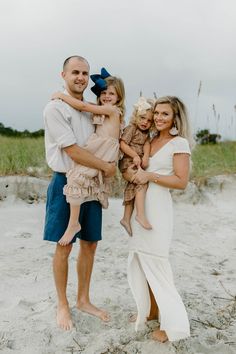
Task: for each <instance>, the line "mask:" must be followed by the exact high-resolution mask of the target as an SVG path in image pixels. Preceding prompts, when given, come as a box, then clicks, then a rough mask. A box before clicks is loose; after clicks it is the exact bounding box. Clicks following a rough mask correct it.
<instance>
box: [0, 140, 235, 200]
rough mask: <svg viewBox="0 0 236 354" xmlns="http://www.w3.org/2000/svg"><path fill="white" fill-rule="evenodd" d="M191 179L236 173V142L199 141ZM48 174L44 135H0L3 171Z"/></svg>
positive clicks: (116, 186)
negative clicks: (209, 142) (202, 143)
mask: <svg viewBox="0 0 236 354" xmlns="http://www.w3.org/2000/svg"><path fill="white" fill-rule="evenodd" d="M192 161H193V166H192V173H191V179H193V180H196V181H201V180H202V179H205V178H207V177H209V176H214V175H219V174H231V173H236V142H222V143H218V144H204V145H197V146H196V147H195V149H194V151H193V153H192ZM16 174H21V175H31V176H41V177H47V176H49V175H50V169H49V168H48V167H47V164H46V161H45V151H44V140H43V138H42V137H41V138H18V137H6V136H1V135H0V175H2V176H3V175H16ZM114 182H115V183H114V189H115V190H116V192H115V193H116V194H117V193H118V190H119V189H120V188H121V186H122V185H123V182H122V181H121V176H120V174H119V173H118V174H117V176H116V179H115V181H114Z"/></svg>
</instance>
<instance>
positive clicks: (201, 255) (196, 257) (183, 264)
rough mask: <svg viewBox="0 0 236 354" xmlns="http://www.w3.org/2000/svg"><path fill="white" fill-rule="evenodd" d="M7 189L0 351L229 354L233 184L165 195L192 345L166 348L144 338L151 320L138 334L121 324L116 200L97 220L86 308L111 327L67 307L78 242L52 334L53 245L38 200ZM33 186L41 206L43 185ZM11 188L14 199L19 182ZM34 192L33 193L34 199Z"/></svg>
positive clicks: (122, 279) (234, 324)
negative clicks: (104, 315)
mask: <svg viewBox="0 0 236 354" xmlns="http://www.w3.org/2000/svg"><path fill="white" fill-rule="evenodd" d="M6 181H7V180H6V178H5V179H1V181H0V196H1V199H2V200H4V201H1V202H0V227H1V246H0V277H1V282H0V319H1V321H0V352H2V353H4V354H8V353H11V354H16V353H17V354H54V353H55V354H62V353H63V354H65V353H83V354H102V353H103V354H106V353H116V354H118V353H127V354H133V353H141V354H153V353H160V354H165V353H190V354H191V353H192V354H200V353H201V354H202V353H205V354H209V353H210V354H226V353H227V354H228V353H236V298H235V295H236V272H235V269H236V218H235V207H236V202H235V201H236V181H235V176H233V177H228V178H223V177H222V178H221V180H220V179H218V183H216V184H215V185H214V186H213V185H212V183H209V184H208V187H207V188H205V189H204V191H203V190H195V189H194V187H193V186H191V185H190V187H189V189H188V192H186V193H185V194H182V193H179V192H175V193H174V199H175V200H179V202H175V225H176V227H175V232H174V239H173V243H172V247H171V263H172V267H173V271H174V276H175V282H176V286H177V288H178V290H179V292H180V294H181V296H182V298H183V300H184V303H185V305H186V307H187V311H188V314H189V318H190V322H191V338H189V339H186V340H182V341H179V342H174V343H165V344H158V343H156V342H153V341H152V340H150V339H149V334H150V332H151V330H152V329H153V328H155V326H156V325H157V323H155V322H154V321H153V322H149V323H148V324H147V327H146V328H145V329H144V330H143V331H141V332H138V333H135V332H134V327H133V324H130V323H129V322H128V317H129V314H130V313H134V312H135V305H134V301H133V299H132V295H131V292H130V289H129V287H128V284H127V280H126V263H127V241H128V236H126V234H125V233H124V231H123V229H122V228H121V226H120V225H119V219H120V217H121V215H122V205H121V204H122V202H121V200H120V199H111V200H110V207H109V209H108V210H106V211H104V224H103V225H104V227H103V241H102V242H101V243H100V244H99V247H98V251H97V257H96V263H95V266H94V273H93V279H92V287H91V297H92V301H93V302H94V303H95V304H96V305H98V306H101V307H103V308H105V309H107V310H108V311H109V312H110V314H111V317H112V320H111V322H110V323H108V324H104V323H101V321H100V320H99V319H96V318H93V317H91V316H89V315H86V314H84V313H81V312H79V311H77V309H76V308H75V298H76V284H77V279H76V272H75V264H76V256H77V251H78V243H77V244H76V245H75V247H74V249H73V251H72V255H71V259H70V273H69V283H68V297H69V301H70V304H71V311H72V316H73V321H74V329H73V330H72V331H71V332H63V331H61V330H59V329H57V327H56V325H55V290H54V284H53V282H52V273H51V262H52V255H53V250H54V245H51V244H49V243H47V242H43V241H42V229H43V220H44V208H45V204H44V202H43V201H40V200H39V199H40V198H39V197H37V198H36V197H34V198H33V197H32V198H31V199H29V198H26V200H28V201H30V202H32V201H35V200H37V202H34V203H32V204H29V203H27V202H25V201H22V200H21V199H19V198H16V195H17V196H19V194H18V193H17V190H19V188H18V187H19V186H18V187H17V188H18V189H17V188H16V189H14V188H13V187H12V186H10V189H11V188H12V189H11V191H12V192H9V189H8V192H7V193H6V187H4V186H5V185H6ZM222 181H223V182H222ZM1 182H2V183H1ZM8 182H9V181H8ZM18 182H19V180H18ZM221 182H222V183H221ZM12 183H13V184H14V185H16V184H17V182H16V181H14V182H13V180H11V181H10V184H12ZM40 183H41V182H40ZM41 184H42V185H43V187H42V185H41V187H42V189H41V192H40V193H41V196H42V197H43V193H44V192H42V191H45V188H46V184H45V183H44V182H42V183H41ZM19 185H21V188H20V190H21V192H22V188H23V184H22V181H20V182H19ZM4 188H5V189H4ZM7 188H9V186H8V187H7ZM27 188H28V189H27ZM27 188H26V190H27V191H28V194H29V192H30V193H31V196H32V193H33V192H32V191H29V187H27ZM34 188H36V187H34ZM4 193H5V195H4ZM22 193H23V192H22ZM34 193H35V194H34V195H36V194H37V193H38V196H39V194H40V193H39V192H37V191H36V190H34ZM23 194H24V193H23ZM4 196H5V197H6V198H4ZM21 196H22V194H21ZM157 202H158V201H157ZM193 202H194V203H195V204H193Z"/></svg>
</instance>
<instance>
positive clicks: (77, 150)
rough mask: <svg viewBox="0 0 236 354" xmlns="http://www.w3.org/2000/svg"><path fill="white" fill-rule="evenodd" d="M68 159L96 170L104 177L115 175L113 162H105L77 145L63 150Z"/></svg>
mask: <svg viewBox="0 0 236 354" xmlns="http://www.w3.org/2000/svg"><path fill="white" fill-rule="evenodd" d="M63 150H64V151H65V152H66V153H67V154H68V155H69V157H70V158H71V159H72V160H73V161H74V162H76V163H78V164H81V165H84V166H87V167H90V168H96V169H97V170H101V171H103V172H104V174H105V176H106V177H112V176H114V175H115V173H116V166H115V163H114V162H106V161H103V160H101V159H99V158H98V157H96V156H94V155H93V154H91V153H90V152H89V151H87V150H85V149H83V148H81V147H80V146H78V145H77V144H73V145H70V146H67V147H65V148H63Z"/></svg>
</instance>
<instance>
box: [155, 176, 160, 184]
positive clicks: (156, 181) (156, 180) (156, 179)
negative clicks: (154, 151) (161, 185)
mask: <svg viewBox="0 0 236 354" xmlns="http://www.w3.org/2000/svg"><path fill="white" fill-rule="evenodd" d="M158 178H160V176H159V175H156V178H155V179H154V183H158Z"/></svg>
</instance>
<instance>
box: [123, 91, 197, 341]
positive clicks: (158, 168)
mask: <svg viewBox="0 0 236 354" xmlns="http://www.w3.org/2000/svg"><path fill="white" fill-rule="evenodd" d="M154 123H155V126H156V129H157V134H156V136H155V137H154V138H153V140H152V141H151V151H150V159H149V167H148V169H147V170H146V171H144V170H142V169H141V168H140V169H139V170H138V172H137V173H136V175H135V179H134V182H136V183H141V184H143V183H147V182H149V187H148V190H147V195H146V203H145V208H146V215H147V218H148V219H149V221H150V224H151V225H152V230H145V229H144V228H142V227H140V225H139V224H138V223H137V222H136V221H135V219H133V222H132V228H133V237H132V238H130V240H129V258H128V281H129V285H130V287H131V290H132V293H133V296H134V299H135V301H136V305H137V309H138V315H137V319H136V326H135V327H136V330H137V328H138V326H139V325H140V324H143V323H145V322H146V320H147V319H153V318H155V317H158V318H159V321H160V328H159V329H157V330H155V331H154V332H153V334H152V337H153V339H155V340H158V341H160V342H165V341H167V340H169V341H174V340H179V339H182V338H185V337H188V336H189V335H190V330H189V321H188V317H187V313H186V310H185V307H184V304H183V302H182V300H181V298H180V296H179V294H178V292H177V290H176V288H175V285H174V282H173V276H172V271H171V267H170V263H169V259H168V257H169V248H170V242H171V237H172V221H173V216H172V199H171V195H170V192H169V189H185V187H186V186H187V183H188V178H189V166H190V154H191V153H190V147H189V142H190V131H189V123H188V118H187V113H186V109H185V106H184V104H183V103H182V102H181V101H180V100H179V99H178V98H177V97H171V96H167V97H162V98H159V99H158V100H157V101H156V103H155V105H154Z"/></svg>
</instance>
